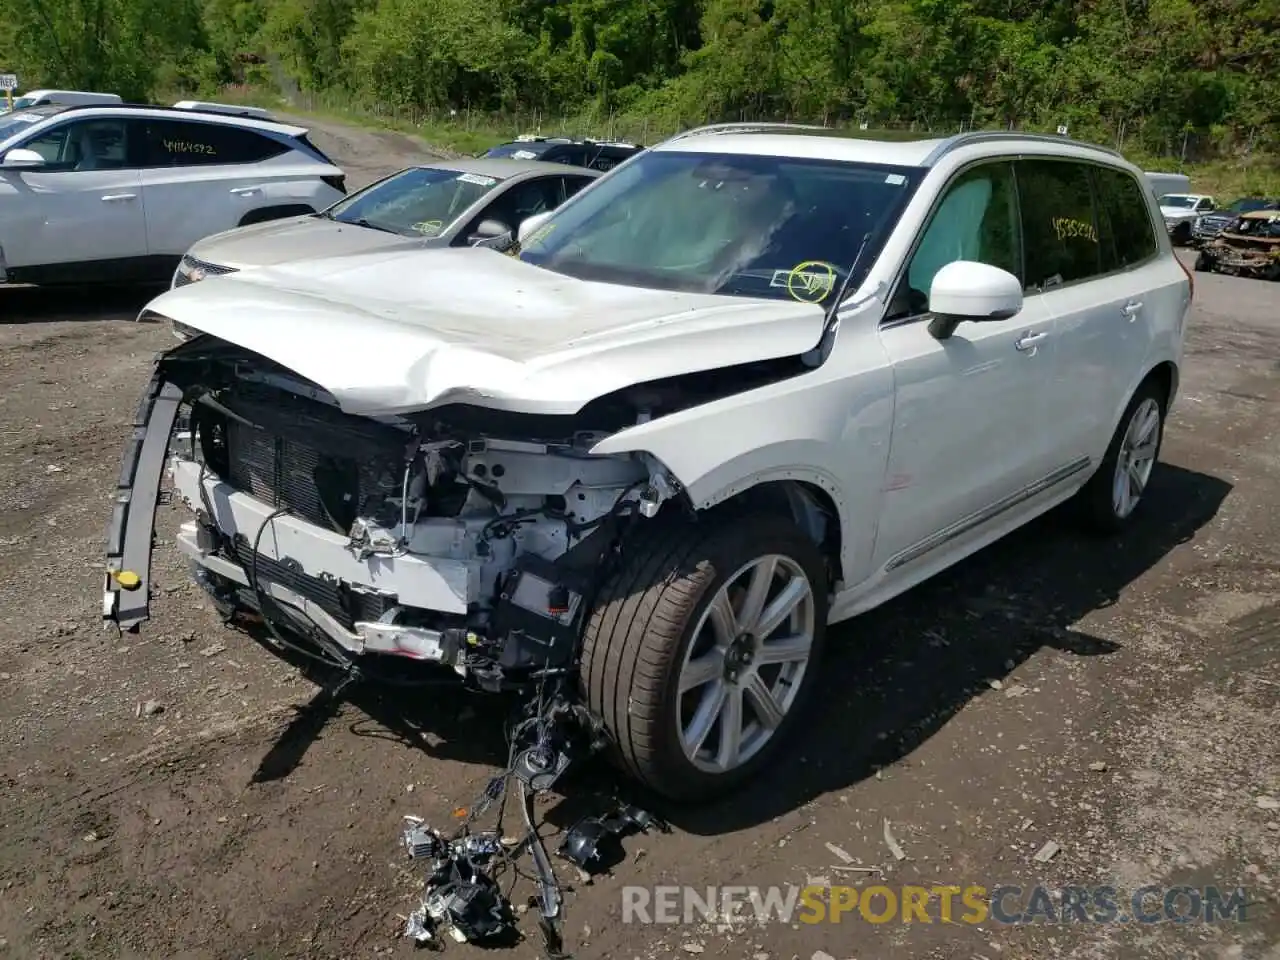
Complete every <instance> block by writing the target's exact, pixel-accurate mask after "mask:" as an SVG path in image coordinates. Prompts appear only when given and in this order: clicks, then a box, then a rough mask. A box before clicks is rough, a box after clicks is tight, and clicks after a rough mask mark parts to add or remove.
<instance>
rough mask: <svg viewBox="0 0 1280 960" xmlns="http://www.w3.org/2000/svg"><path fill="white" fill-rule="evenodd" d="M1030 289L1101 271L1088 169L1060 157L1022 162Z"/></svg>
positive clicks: (1020, 191) (1021, 190)
mask: <svg viewBox="0 0 1280 960" xmlns="http://www.w3.org/2000/svg"><path fill="white" fill-rule="evenodd" d="M1018 198H1019V200H1020V202H1021V208H1022V237H1023V245H1024V250H1025V259H1026V270H1027V275H1026V278H1025V283H1026V289H1027V290H1048V289H1051V288H1053V287H1057V286H1061V285H1062V284H1064V283H1071V282H1072V281H1074V280H1084V279H1086V278H1088V277H1093V276H1097V274H1098V273H1099V272H1100V271H1101V270H1102V259H1101V250H1100V245H1099V243H1098V226H1097V224H1096V223H1095V222H1094V219H1093V191H1092V190H1091V189H1090V186H1089V168H1088V167H1086V166H1085V165H1084V164H1080V163H1071V162H1069V161H1061V160H1022V161H1019V163H1018Z"/></svg>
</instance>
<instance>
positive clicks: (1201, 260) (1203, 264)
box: [1194, 250, 1213, 273]
mask: <svg viewBox="0 0 1280 960" xmlns="http://www.w3.org/2000/svg"><path fill="white" fill-rule="evenodd" d="M1194 269H1195V271H1196V273H1211V272H1213V258H1212V257H1210V256H1209V255H1208V254H1207V253H1205V252H1204V251H1203V250H1202V251H1200V253H1199V255H1197V256H1196V262H1195V268H1194Z"/></svg>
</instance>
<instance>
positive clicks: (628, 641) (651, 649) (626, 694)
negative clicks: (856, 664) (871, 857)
mask: <svg viewBox="0 0 1280 960" xmlns="http://www.w3.org/2000/svg"><path fill="white" fill-rule="evenodd" d="M649 523H650V524H651V525H652V526H651V527H648V528H641V529H640V530H639V531H638V532H637V536H636V537H635V538H634V539H633V540H631V541H629V542H628V543H627V544H625V547H626V552H625V554H624V561H623V564H622V567H621V569H619V570H618V572H617V573H616V574H615V575H614V576H613V577H612V578H611V580H610V582H609V583H608V585H607V586H606V588H605V589H604V591H603V592H602V595H601V597H600V599H599V601H598V602H597V604H596V607H595V609H594V611H593V612H592V615H591V617H590V620H589V622H588V624H587V629H586V632H585V636H584V647H583V658H582V665H581V669H580V677H581V685H582V690H583V695H584V698H585V700H586V703H587V706H588V707H589V708H590V709H591V710H592V711H593V712H594V713H596V714H597V715H598V716H599V717H600V718H601V719H602V720H603V721H604V724H605V727H606V728H607V730H608V731H609V733H610V735H611V739H612V741H613V756H614V760H615V762H616V763H617V764H618V765H619V766H621V767H622V768H623V769H624V770H625V771H626V772H628V773H630V774H631V775H632V776H634V777H635V778H636V779H638V780H640V781H641V782H642V783H644V784H645V785H646V786H648V787H649V788H651V789H652V790H654V791H655V792H657V793H659V794H662V795H664V796H666V797H667V798H669V799H672V800H676V801H704V800H708V799H711V798H713V797H715V796H718V795H721V794H723V793H726V792H728V791H730V790H732V789H733V788H734V787H736V786H738V785H739V784H741V783H742V782H743V781H745V780H747V779H749V778H750V777H751V776H753V775H754V774H755V773H756V772H758V771H759V770H761V769H763V768H764V767H765V766H767V765H768V764H769V763H770V762H771V760H772V759H773V758H774V757H775V756H776V753H777V751H778V750H779V749H780V748H781V746H782V745H783V743H784V742H785V739H786V737H787V735H788V734H789V732H790V730H791V729H792V727H793V725H794V724H795V722H796V719H797V717H798V716H799V714H800V712H801V711H802V709H803V707H804V705H805V702H806V700H807V699H808V698H809V696H810V693H811V691H812V688H813V684H814V682H815V680H816V679H817V671H816V664H815V661H816V660H817V658H818V657H819V656H820V654H821V652H822V646H823V639H824V636H825V633H826V618H827V603H828V600H827V576H826V564H825V562H824V560H823V557H822V555H821V553H820V552H819V550H818V548H817V547H816V546H815V545H814V544H813V542H812V541H811V540H809V539H808V538H807V537H806V536H805V535H804V534H803V533H801V532H800V531H799V530H798V529H796V527H795V525H794V524H792V523H791V522H790V521H789V520H786V519H783V518H780V517H773V516H769V515H752V516H741V515H740V516H735V517H729V516H723V517H714V516H710V517H706V518H699V520H698V521H696V522H692V523H690V522H685V521H682V522H678V523H671V522H663V521H661V520H657V521H649Z"/></svg>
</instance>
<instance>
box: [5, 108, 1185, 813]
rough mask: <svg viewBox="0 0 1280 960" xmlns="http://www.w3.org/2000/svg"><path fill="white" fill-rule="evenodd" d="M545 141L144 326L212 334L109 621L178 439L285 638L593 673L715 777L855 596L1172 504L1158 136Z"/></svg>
mask: <svg viewBox="0 0 1280 960" xmlns="http://www.w3.org/2000/svg"><path fill="white" fill-rule="evenodd" d="M129 116H132V114H130V115H129ZM119 119H120V120H123V121H127V120H128V116H125V115H123V114H122V115H121V117H120V118H119ZM155 119H157V120H160V119H163V118H161V117H157V118H155ZM41 122H45V121H41ZM214 122H215V121H213V120H210V121H209V123H210V124H212V123H214ZM218 122H221V121H218ZM236 123H237V124H239V125H240V126H236V127H235V129H237V130H240V129H251V130H253V131H255V132H258V131H259V130H260V128H259V126H254V125H251V124H257V123H259V122H258V121H249V120H239V121H236ZM245 125H250V126H245ZM264 130H265V128H264ZM142 135H143V136H144V137H145V136H146V134H145V132H144V133H143V134H142ZM263 135H266V134H265V132H263ZM301 136H302V135H301V134H297V133H292V132H290V133H286V132H283V131H273V133H272V137H274V138H276V139H275V140H274V142H277V143H280V142H282V140H283V141H289V142H301V141H299V139H298V138H300V137H301ZM290 138H292V140H290ZM9 142H10V143H13V141H9ZM144 142H145V141H144ZM184 142H185V141H184ZM191 142H197V141H196V140H195V139H194V135H193V136H192V141H191ZM24 149H25V148H24ZM298 152H300V153H304V152H305V150H304V149H303V148H298ZM546 152H547V151H543V152H542V153H540V154H539V156H545V155H546ZM514 153H515V151H511V155H510V156H505V157H486V158H479V159H474V160H468V161H459V162H456V163H453V162H448V163H446V162H438V163H433V164H429V165H423V166H421V167H415V168H413V169H411V170H408V171H404V172H402V173H399V174H396V175H394V176H392V177H389V178H387V179H385V180H383V181H381V182H379V183H378V184H375V185H373V186H371V187H369V188H368V189H367V190H365V191H361V192H360V193H356V194H353V195H352V196H351V197H349V198H347V199H345V200H343V201H341V202H339V203H337V204H336V205H334V206H333V207H331V208H329V209H328V210H327V211H326V212H324V213H323V214H320V215H316V216H311V217H298V218H293V219H291V220H289V221H283V222H279V223H272V224H265V225H257V226H253V227H248V228H241V229H240V230H234V231H231V232H229V233H225V234H223V235H221V236H216V237H211V238H209V239H207V240H204V241H201V242H200V243H198V244H196V245H195V246H194V247H192V248H191V251H190V254H189V258H188V260H187V261H186V262H185V264H184V266H183V267H181V268H180V269H179V271H178V274H177V275H176V276H175V278H174V286H173V288H172V289H170V290H169V291H168V292H166V293H163V294H161V295H160V296H158V297H157V298H156V299H154V300H153V301H151V302H150V303H149V304H148V305H147V306H146V308H145V309H144V310H143V311H142V313H141V314H140V316H139V319H140V320H142V321H147V322H164V323H172V324H173V325H174V326H175V329H178V330H180V331H182V332H183V334H184V338H183V342H181V343H179V344H177V345H176V346H175V347H174V348H173V349H171V350H169V351H168V352H167V353H165V354H164V355H162V356H161V358H160V359H159V360H158V362H157V365H156V368H155V372H154V377H153V379H152V380H151V382H150V383H149V384H148V386H147V388H146V390H145V392H144V396H143V399H142V403H141V405H140V407H139V410H138V415H137V417H136V418H135V421H134V424H133V425H132V426H131V428H130V436H129V439H128V442H127V444H126V451H125V457H124V463H123V467H122V470H121V474H120V477H121V480H120V487H119V489H118V490H117V491H116V495H115V503H116V512H115V514H114V516H113V519H112V525H111V533H110V535H109V542H108V547H107V562H108V571H109V572H108V575H107V577H106V580H105V584H104V596H103V613H104V617H105V619H106V620H107V621H109V622H111V623H115V624H117V625H120V626H122V627H125V628H130V629H136V628H137V627H138V626H139V625H140V624H141V623H142V622H144V621H145V620H146V619H147V618H148V616H149V609H150V608H149V579H150V577H149V568H150V554H151V549H152V546H151V545H152V540H153V538H152V532H153V524H154V510H155V503H156V498H157V493H158V490H159V488H160V486H161V480H162V475H163V474H164V472H165V468H166V464H168V465H169V468H170V476H171V480H172V484H173V490H174V493H175V494H176V498H177V499H179V500H180V501H182V502H184V503H186V504H187V505H188V507H189V508H190V509H191V511H192V513H191V516H190V519H189V520H188V522H186V523H185V524H184V525H183V526H182V528H181V530H180V532H179V534H178V537H177V540H176V546H177V549H178V550H180V551H181V552H182V553H183V554H184V555H185V556H186V557H187V558H189V560H190V561H191V562H192V563H193V565H194V569H195V570H196V572H197V578H198V580H199V581H200V583H201V584H202V585H203V586H204V588H205V589H206V591H207V592H208V593H209V595H210V596H211V597H212V599H213V601H214V603H215V604H216V605H217V606H218V607H219V608H220V609H221V610H222V611H223V612H224V613H225V614H226V615H227V617H228V618H229V619H232V620H234V619H235V618H237V617H239V616H241V615H248V616H252V617H255V618H258V622H265V624H266V626H267V628H268V631H269V633H270V636H271V645H272V649H274V650H276V651H277V652H279V653H281V654H282V655H284V654H285V653H286V652H287V653H288V654H289V655H296V656H301V657H305V658H310V659H312V660H315V661H318V662H321V663H323V664H326V665H328V666H337V667H341V668H343V669H347V668H350V667H351V666H352V665H358V667H359V669H360V671H361V673H362V675H364V676H366V677H375V678H376V677H383V678H394V680H395V682H397V683H417V682H440V681H441V680H442V679H443V678H449V677H451V678H453V679H454V680H455V681H457V682H460V683H463V684H465V685H467V686H469V687H472V688H475V689H481V690H491V691H492V690H522V691H533V690H537V691H540V695H547V696H557V697H561V698H563V699H564V701H565V702H571V703H573V704H575V705H576V707H578V708H581V710H582V712H583V713H585V714H586V715H589V716H590V717H592V718H594V719H595V721H596V722H597V723H598V724H599V726H600V728H601V729H602V730H603V731H604V733H605V735H606V738H607V740H608V741H609V743H610V744H611V752H612V756H613V757H614V759H615V761H616V762H617V763H618V764H619V765H620V766H621V767H622V768H623V769H625V770H626V771H628V772H630V773H631V774H632V775H633V776H635V777H636V778H638V779H640V780H641V781H643V782H645V783H647V784H648V785H649V786H651V787H652V788H653V789H654V790H656V791H657V792H659V793H661V794H665V795H667V796H668V797H671V798H674V799H680V800H694V799H701V798H707V797H710V796H713V795H716V794H718V793H722V792H724V791H727V790H730V789H732V788H734V787H735V786H737V785H740V784H742V783H744V782H746V781H747V780H749V779H750V778H752V777H753V776H754V775H755V774H756V773H757V772H758V771H760V770H761V769H762V768H763V767H765V766H767V765H768V764H769V763H770V762H771V761H772V760H773V758H774V757H776V755H777V751H778V750H779V749H782V747H783V745H784V744H785V743H786V742H787V737H788V736H789V733H790V732H791V731H792V730H794V729H795V727H796V726H797V724H799V723H801V722H802V717H803V715H804V710H805V709H806V707H808V706H811V705H812V701H813V700H814V699H815V698H816V697H817V696H821V695H823V694H822V692H821V687H820V685H819V677H820V670H821V666H820V663H821V657H822V654H823V649H824V646H825V644H826V642H827V639H828V627H829V625H831V624H834V623H838V622H841V621H844V620H846V619H848V618H851V617H853V616H855V615H857V614H859V613H861V612H863V611H866V610H869V609H871V608H873V607H876V606H878V605H880V604H882V603H884V602H885V601H886V600H888V599H890V598H892V597H894V596H896V595H898V594H900V593H902V592H903V591H905V590H907V589H909V588H910V587H912V586H913V585H915V584H917V583H919V582H920V581H922V580H924V579H926V578H928V577H930V576H932V575H934V574H936V573H938V572H940V571H942V570H944V569H946V568H948V567H950V566H951V565H953V564H955V563H957V562H958V561H960V560H962V559H963V558H965V557H967V556H969V555H970V554H972V553H973V552H974V551H976V550H979V549H981V548H982V547H983V546H985V545H986V544H989V543H991V542H992V541H994V540H996V539H998V538H1000V537H1002V536H1004V535H1005V534H1007V533H1009V532H1010V531H1012V530H1014V529H1016V528H1018V527H1020V526H1022V525H1023V524H1025V523H1027V522H1028V521H1029V520H1031V519H1032V518H1033V517H1036V516H1038V515H1040V514H1042V513H1044V512H1045V511H1047V510H1049V509H1051V508H1054V507H1055V506H1057V505H1059V504H1069V505H1070V508H1071V509H1072V510H1074V511H1075V512H1076V514H1077V516H1078V517H1079V518H1080V520H1081V521H1082V522H1083V523H1085V524H1087V525H1088V526H1089V527H1090V528H1091V529H1094V530H1097V531H1099V532H1104V533H1116V532H1119V531H1122V530H1124V529H1125V528H1127V527H1129V526H1130V525H1131V524H1132V523H1134V522H1135V517H1137V516H1138V515H1139V512H1138V511H1139V507H1140V505H1141V504H1142V503H1143V502H1145V500H1146V493H1147V489H1148V485H1149V483H1150V482H1152V480H1153V477H1154V473H1153V471H1154V469H1155V463H1156V460H1157V458H1158V456H1159V452H1160V446H1161V439H1162V436H1163V430H1164V423H1165V419H1166V417H1167V415H1168V412H1169V409H1170V405H1171V404H1172V402H1173V401H1174V398H1175V396H1176V394H1177V389H1178V383H1179V371H1180V367H1181V362H1182V354H1183V342H1184V337H1185V330H1186V319H1187V312H1188V308H1189V305H1190V302H1191V297H1192V294H1193V283H1192V275H1191V273H1189V272H1188V271H1187V270H1186V269H1185V268H1184V267H1183V266H1182V265H1181V263H1180V262H1179V261H1178V259H1177V258H1176V257H1175V255H1174V251H1173V248H1172V245H1171V242H1170V238H1169V235H1168V231H1167V230H1165V229H1163V219H1162V215H1161V211H1160V208H1159V206H1158V204H1157V200H1156V195H1155V194H1154V192H1153V191H1152V190H1151V188H1150V187H1149V185H1148V184H1147V182H1146V181H1145V180H1144V178H1143V174H1142V171H1141V170H1139V169H1138V168H1136V167H1134V166H1132V165H1131V164H1129V163H1127V162H1126V161H1125V160H1124V159H1123V158H1121V157H1120V156H1119V155H1118V154H1116V153H1114V152H1112V151H1109V150H1106V149H1103V148H1099V147H1094V146H1089V145H1085V144H1080V143H1075V142H1073V141H1069V140H1066V139H1064V138H1061V137H1037V136H1032V135H1022V134H1013V133H969V134H961V135H959V136H956V137H951V138H949V139H945V140H924V141H913V142H882V141H876V140H869V139H847V138H841V137H835V136H828V135H825V134H824V132H823V131H815V130H813V129H811V128H803V127H791V126H786V125H772V124H766V125H759V124H756V125H752V124H725V125H717V126H713V127H708V128H699V129H697V130H693V131H689V132H687V133H685V134H681V135H679V136H677V137H674V138H672V139H670V140H667V141H664V142H662V143H660V144H658V145H656V146H652V147H649V148H647V149H644V150H636V151H635V152H634V153H632V154H631V156H629V157H628V158H627V159H625V160H623V161H622V162H621V163H619V164H618V165H617V166H616V167H614V168H613V169H611V170H610V171H609V172H607V173H602V172H601V171H593V170H589V169H587V168H586V167H583V166H578V167H575V166H573V165H563V164H557V163H550V162H547V161H545V160H542V159H538V158H537V157H535V158H525V157H521V158H517V157H515V155H514ZM113 189H114V188H113ZM223 202H224V204H227V205H231V203H232V202H233V201H232V200H231V199H230V198H229V197H226V196H224V197H223ZM193 281H199V282H193ZM175 423H181V424H183V428H182V429H183V430H184V431H185V434H184V439H183V442H182V443H181V444H179V445H175V446H174V448H173V449H172V451H170V440H171V436H172V435H173V433H174V427H175Z"/></svg>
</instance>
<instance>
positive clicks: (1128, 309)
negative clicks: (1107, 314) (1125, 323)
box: [1120, 300, 1142, 323]
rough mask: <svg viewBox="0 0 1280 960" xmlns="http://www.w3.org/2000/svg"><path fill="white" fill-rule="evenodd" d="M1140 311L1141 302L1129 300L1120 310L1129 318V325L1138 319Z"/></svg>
mask: <svg viewBox="0 0 1280 960" xmlns="http://www.w3.org/2000/svg"><path fill="white" fill-rule="evenodd" d="M1141 309H1142V301H1141V300H1130V301H1129V302H1128V303H1126V304H1125V305H1124V306H1123V307H1122V308H1121V309H1120V312H1121V313H1123V314H1124V315H1125V316H1126V317H1128V318H1129V322H1130V323H1133V321H1135V320H1137V319H1138V311H1139V310H1141Z"/></svg>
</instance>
